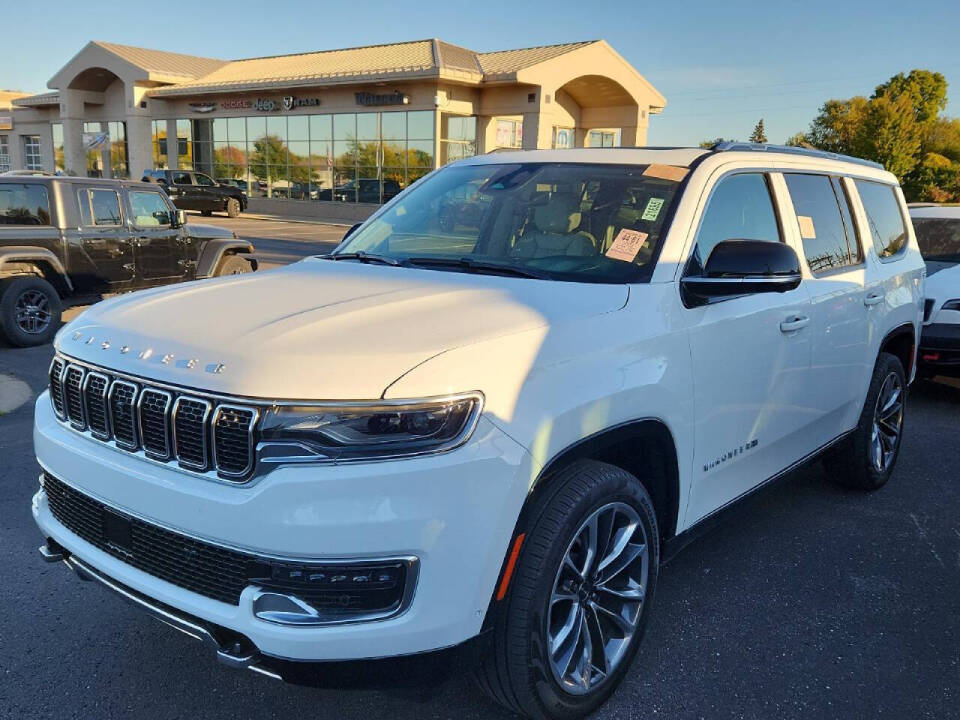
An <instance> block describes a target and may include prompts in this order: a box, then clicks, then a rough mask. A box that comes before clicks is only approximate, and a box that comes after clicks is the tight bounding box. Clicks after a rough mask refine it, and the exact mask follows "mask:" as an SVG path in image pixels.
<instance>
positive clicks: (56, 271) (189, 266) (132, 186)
mask: <svg viewBox="0 0 960 720" xmlns="http://www.w3.org/2000/svg"><path fill="white" fill-rule="evenodd" d="M251 252H253V245H251V244H250V243H248V242H245V241H243V240H238V239H237V236H236V234H235V233H232V232H230V231H228V230H223V229H221V228H217V227H211V226H209V225H187V224H186V218H185V215H184V213H183V211H181V210H177V209H176V208H175V207H174V206H173V204H172V203H171V202H170V198H169V197H167V194H166V193H165V192H163V190H162V188H160V187H158V186H157V185H156V184H148V183H140V182H131V181H123V180H95V179H87V178H74V177H17V176H7V177H0V333H2V335H3V336H4V337H5V338H6V339H7V340H8V341H9V342H10V343H12V344H13V345H18V346H21V347H22V346H27V345H40V344H42V343H46V342H49V341H50V340H51V339H53V336H54V334H55V333H56V331H57V328H58V327H59V324H60V311H61V309H62V308H63V307H64V306H70V305H86V304H89V303H91V302H96V301H97V300H99V299H100V298H102V297H103V295H105V294H108V293H118V292H124V291H128V290H138V289H141V288H148V287H154V286H157V285H166V284H168V283H176V282H182V281H184V280H194V279H199V278H206V277H214V276H217V275H228V274H235V273H243V272H250V271H251V270H256V260H254V259H253V258H251V257H250V256H249V254H250V253H251Z"/></svg>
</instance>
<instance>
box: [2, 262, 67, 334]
mask: <svg viewBox="0 0 960 720" xmlns="http://www.w3.org/2000/svg"><path fill="white" fill-rule="evenodd" d="M60 310H61V305H60V296H59V295H58V294H57V291H56V290H55V289H54V287H53V285H51V284H50V283H48V282H47V281H46V280H44V279H43V278H38V277H31V276H24V277H15V278H10V279H8V280H4V281H3V282H2V283H0V330H2V331H3V335H4V337H5V338H6V339H7V340H8V341H9V342H10V344H11V345H16V346H17V347H28V346H31V345H43V344H45V343H48V342H50V341H51V340H53V336H54V335H56V333H57V328H58V327H60Z"/></svg>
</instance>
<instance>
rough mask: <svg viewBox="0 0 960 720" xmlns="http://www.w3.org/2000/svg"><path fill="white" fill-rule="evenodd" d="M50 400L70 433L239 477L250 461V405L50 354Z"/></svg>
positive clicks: (246, 473)
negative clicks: (202, 395) (200, 395)
mask: <svg viewBox="0 0 960 720" xmlns="http://www.w3.org/2000/svg"><path fill="white" fill-rule="evenodd" d="M50 401H51V403H52V405H53V409H54V412H55V413H56V415H57V417H58V418H60V420H62V421H64V422H68V423H69V424H70V426H71V427H72V428H73V429H74V430H77V431H80V432H83V433H85V434H88V435H90V436H91V437H93V438H95V439H97V440H100V441H102V442H113V443H114V444H115V445H116V446H117V447H118V448H121V449H123V450H127V451H130V452H142V453H143V454H144V455H145V456H146V457H148V458H150V459H151V460H156V461H160V462H173V461H176V462H177V463H178V464H179V465H180V466H181V467H183V468H185V469H187V470H191V471H194V472H201V473H206V472H216V473H217V475H219V476H220V477H222V478H225V479H228V480H232V481H239V480H243V479H245V478H246V477H247V476H249V474H250V472H251V471H252V470H253V465H254V430H255V427H256V423H257V419H258V417H259V412H258V410H257V409H256V408H254V407H248V406H244V405H234V404H228V403H224V402H218V401H216V400H215V399H213V398H204V397H196V396H194V395H191V394H190V393H189V392H183V393H181V392H179V391H178V390H176V389H174V388H160V387H156V386H154V385H151V384H150V383H149V382H146V381H140V380H138V379H136V378H128V377H117V376H115V375H112V374H111V373H110V372H109V371H101V370H99V369H97V370H93V369H91V368H87V367H85V366H83V365H79V364H76V363H72V362H69V361H67V360H65V359H64V358H61V357H59V356H58V357H56V358H54V361H53V363H51V365H50Z"/></svg>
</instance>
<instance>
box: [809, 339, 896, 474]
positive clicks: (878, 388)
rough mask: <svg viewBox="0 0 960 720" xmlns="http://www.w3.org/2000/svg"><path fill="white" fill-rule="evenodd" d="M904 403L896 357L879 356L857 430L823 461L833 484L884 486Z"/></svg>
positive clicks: (883, 354)
mask: <svg viewBox="0 0 960 720" xmlns="http://www.w3.org/2000/svg"><path fill="white" fill-rule="evenodd" d="M906 400H907V379H906V373H905V372H904V370H903V363H901V362H900V358H898V357H897V356H896V355H891V354H890V353H880V357H878V358H877V364H876V367H875V368H874V370H873V377H872V378H871V380H870V387H869V389H868V390H867V399H866V401H865V402H864V404H863V410H862V411H861V413H860V420H859V422H858V423H857V427H856V428H855V429H854V430H853V433H851V435H850V437H849V438H847V440H845V441H844V442H843V443H841V445H840V446H838V447H837V448H835V449H834V450H833V451H832V452H831V453H830V455H828V456H827V457H826V458H825V462H824V464H825V466H826V468H827V471H828V472H829V473H830V474H831V475H832V477H833V479H834V480H835V481H836V482H837V483H839V484H840V485H843V486H844V487H848V488H852V489H854V490H876V489H878V488H881V487H883V486H884V485H886V483H887V480H889V479H890V475H891V474H892V473H893V468H894V466H895V465H896V464H897V458H898V457H899V455H900V444H901V440H902V439H903V421H904V408H905V407H906Z"/></svg>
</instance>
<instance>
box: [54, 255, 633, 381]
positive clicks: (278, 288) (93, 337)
mask: <svg viewBox="0 0 960 720" xmlns="http://www.w3.org/2000/svg"><path fill="white" fill-rule="evenodd" d="M628 292H629V291H628V289H627V287H626V286H623V285H600V284H586V283H562V282H553V281H546V280H527V279H518V278H506V277H494V276H482V275H470V274H463V273H455V272H440V271H433V270H418V269H409V268H394V267H386V266H377V265H363V264H360V263H355V262H352V261H338V262H333V261H329V260H320V259H317V258H311V259H307V260H304V261H301V262H299V263H296V264H294V265H291V266H288V267H286V268H283V269H280V270H271V271H269V272H263V273H250V274H246V275H239V276H233V277H224V278H217V279H213V280H202V281H197V282H192V283H188V284H185V285H180V286H175V287H172V288H171V287H167V288H160V289H155V290H147V291H143V292H138V293H132V294H129V295H122V296H120V297H116V298H113V299H111V300H107V301H104V302H102V303H100V304H98V305H94V306H93V307H92V308H91V309H90V310H88V311H86V312H85V313H83V314H82V315H80V316H78V317H77V318H76V319H74V320H73V321H72V322H71V323H70V324H69V325H67V326H66V327H65V328H64V329H63V330H62V331H61V332H60V335H59V336H58V340H57V348H58V349H59V350H60V351H62V352H63V353H65V354H66V355H69V356H72V357H75V358H77V359H79V360H83V361H88V362H90V363H93V364H96V365H100V366H102V367H106V368H110V369H113V370H116V371H118V372H124V373H129V374H132V375H138V376H143V377H146V378H151V379H154V380H157V381H161V382H168V383H173V384H177V385H183V386H187V387H193V388H198V389H202V390H209V391H212V392H222V393H228V394H233V395H242V396H249V397H259V398H276V399H304V400H308V399H309V400H342V399H375V398H379V397H380V396H381V395H382V394H383V392H384V391H385V390H386V388H387V387H388V386H389V385H390V384H391V383H393V382H394V381H395V380H397V378H399V377H400V376H401V375H403V374H404V373H406V372H407V371H409V370H410V369H411V368H413V367H415V366H417V365H419V364H420V363H422V362H424V361H425V360H428V359H429V358H431V357H433V356H435V355H437V354H439V353H441V352H444V351H446V350H450V349H452V348H455V347H461V346H464V345H469V344H472V343H476V342H480V341H484V340H489V339H492V338H495V337H498V336H503V335H508V334H513V333H517V332H522V331H524V330H530V329H534V328H538V327H544V326H555V325H557V324H560V323H566V322H570V321H574V320H582V319H583V318H587V317H590V316H593V315H597V314H601V313H607V312H612V311H615V310H618V309H620V308H622V307H623V306H624V305H625V304H626V301H627V296H628ZM538 336H539V335H538ZM480 389H482V388H480Z"/></svg>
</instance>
